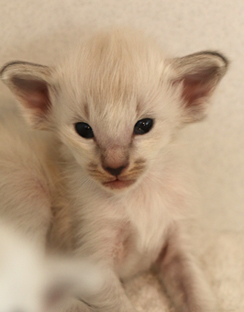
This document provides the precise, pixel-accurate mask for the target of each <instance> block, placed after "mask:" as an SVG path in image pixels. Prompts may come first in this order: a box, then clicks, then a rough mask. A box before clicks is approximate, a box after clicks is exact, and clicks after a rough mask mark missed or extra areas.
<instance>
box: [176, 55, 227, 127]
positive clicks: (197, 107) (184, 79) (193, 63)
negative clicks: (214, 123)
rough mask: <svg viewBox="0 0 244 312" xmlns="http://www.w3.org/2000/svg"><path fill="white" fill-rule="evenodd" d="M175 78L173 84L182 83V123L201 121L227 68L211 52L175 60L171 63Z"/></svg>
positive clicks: (222, 58)
mask: <svg viewBox="0 0 244 312" xmlns="http://www.w3.org/2000/svg"><path fill="white" fill-rule="evenodd" d="M171 64H172V65H173V67H174V70H175V73H176V76H175V78H174V79H173V84H176V85H177V84H178V83H182V98H183V103H184V122H194V121H198V120H201V119H202V118H203V117H204V116H205V115H206V111H207V107H208V101H209V98H210V97H211V95H212V93H213V91H214V90H215V88H216V86H217V85H218V83H219V82H220V80H221V78H222V77H223V76H224V75H225V73H226V71H227V67H228V61H227V59H226V58H225V57H224V56H223V55H221V54H219V53H217V52H211V51H205V52H199V53H195V54H191V55H188V56H185V57H181V58H176V59H174V60H173V61H172V63H171Z"/></svg>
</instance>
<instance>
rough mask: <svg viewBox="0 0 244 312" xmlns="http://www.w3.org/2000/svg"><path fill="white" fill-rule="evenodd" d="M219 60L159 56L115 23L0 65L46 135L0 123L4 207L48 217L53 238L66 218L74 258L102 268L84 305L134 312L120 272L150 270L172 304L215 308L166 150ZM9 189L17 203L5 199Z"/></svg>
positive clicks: (173, 152)
mask: <svg viewBox="0 0 244 312" xmlns="http://www.w3.org/2000/svg"><path fill="white" fill-rule="evenodd" d="M227 65H228V62H227V60H226V59H225V57H224V56H222V55H221V54H219V53H216V52H212V51H205V52H199V53H196V54H192V55H188V56H186V57H181V58H166V57H165V55H164V54H163V53H162V51H161V49H160V47H158V45H157V44H156V43H155V42H154V41H152V40H149V39H148V38H146V37H145V36H143V35H142V34H141V33H138V32H134V31H127V30H117V31H110V32H104V33H99V34H98V35H96V36H94V37H92V38H91V39H89V40H87V41H86V42H84V43H83V45H82V46H81V47H80V48H78V49H76V50H75V51H74V53H73V54H72V55H71V56H70V57H69V58H67V60H66V61H64V62H61V63H60V65H59V66H56V67H47V66H41V65H36V64H31V63H25V62H14V63H9V64H7V65H6V66H5V67H4V68H3V69H2V72H1V77H2V79H3V81H4V82H5V83H6V85H7V86H8V87H9V88H10V89H11V90H12V91H13V93H14V94H15V95H16V97H17V98H18V100H19V102H20V104H21V105H20V107H21V110H22V112H23V115H24V117H25V118H26V120H27V122H28V123H29V124H30V125H32V127H33V128H36V129H46V130H49V133H50V134H49V135H50V137H51V139H50V138H47V137H46V138H44V137H42V138H41V137H40V136H41V134H40V133H41V132H40V133H38V134H37V131H36V130H33V131H32V132H31V130H29V131H27V130H26V129H25V130H24V132H22V133H21V134H20V132H19V131H18V130H17V131H16V129H15V122H14V123H12V122H11V124H9V123H10V121H9V119H7V120H6V121H5V122H4V126H3V127H2V128H1V129H0V130H1V131H0V140H1V142H3V139H2V137H3V138H4V140H5V146H4V147H3V145H1V151H0V153H1V158H0V159H4V160H3V162H4V163H3V165H1V163H0V170H1V172H3V173H4V178H3V179H2V181H3V182H2V183H3V184H4V188H5V189H6V190H5V191H4V192H1V190H0V198H1V196H2V195H4V194H5V192H8V197H7V200H6V201H5V202H4V203H3V206H2V207H7V208H6V209H7V210H8V211H5V212H4V213H5V216H6V217H8V214H9V215H10V216H13V211H16V212H15V215H16V218H17V219H18V222H19V223H21V222H23V224H24V223H25V222H26V214H27V215H29V214H30V215H37V216H38V218H34V217H33V219H31V220H32V221H31V222H30V225H32V226H29V228H30V231H33V229H35V228H36V227H38V228H39V229H40V231H42V233H41V232H40V234H41V236H43V233H46V232H47V229H48V228H49V227H50V225H51V224H53V225H54V228H53V229H52V233H54V238H55V237H56V242H62V240H63V239H64V238H65V237H66V235H65V234H66V229H69V228H70V226H69V225H70V224H71V223H72V226H71V229H72V233H73V234H74V238H75V239H74V241H73V247H74V248H75V250H76V254H77V255H78V257H81V259H82V257H84V256H87V257H91V259H93V261H95V262H98V263H100V264H101V265H102V266H103V267H104V268H106V269H107V272H109V273H108V277H107V279H106V283H105V284H104V287H103V288H102V289H101V291H100V292H99V293H97V294H96V296H90V297H89V296H88V297H87V298H85V297H83V299H85V300H87V301H88V302H89V303H90V304H91V305H92V309H93V310H94V311H104V312H109V311H117V312H125V311H126V312H132V311H133V312H134V311H135V309H134V307H133V306H132V305H131V303H130V301H129V300H128V298H127V297H126V295H125V293H124V290H123V287H122V284H121V282H120V280H126V279H127V278H129V277H131V276H133V275H135V274H136V273H138V272H141V271H143V270H146V269H148V268H150V267H154V269H155V270H156V271H157V272H158V276H159V279H160V281H162V283H164V285H165V287H166V289H167V292H168V294H169V296H170V297H171V298H172V300H173V302H174V305H175V307H176V311H177V312H178V311H180V312H216V311H217V308H216V305H215V300H214V298H213V295H212V293H211V290H210V288H209V287H208V285H207V283H206V281H205V278H204V276H203V273H202V272H201V270H200V268H199V266H198V264H197V262H196V260H195V259H194V257H193V255H192V253H191V251H190V250H189V240H187V238H186V236H185V234H184V228H183V226H182V220H184V219H186V218H187V217H188V216H189V210H188V206H189V202H190V200H189V197H188V195H189V194H190V193H191V189H190V190H188V189H187V185H186V183H185V181H184V178H183V174H182V170H181V169H180V166H179V163H177V161H176V156H177V153H178V150H177V134H178V132H179V130H180V129H181V128H182V127H184V126H185V125H186V124H187V123H190V122H196V121H198V120H201V119H202V118H203V117H204V116H205V115H206V112H207V109H208V107H209V99H210V97H211V95H212V93H213V91H214V90H215V88H216V86H217V85H218V83H219V81H220V80H221V78H222V77H223V76H224V74H225V72H226V70H227ZM16 123H17V121H16ZM0 127H1V125H0ZM7 128H8V129H9V130H8V131H9V132H8V133H9V134H6V132H7V130H6V129H7ZM34 133H35V138H37V137H38V139H35V140H34V142H33V139H32V138H33V135H34ZM45 135H46V136H47V134H45ZM5 136H6V138H5ZM27 136H28V140H26V138H27ZM42 136H44V134H42ZM13 138H14V139H13ZM23 140H24V141H25V142H26V143H23ZM48 140H50V141H48ZM11 141H12V143H10V142H11ZM20 142H21V143H20ZM1 144H2V143H1ZM24 144H27V145H28V146H29V147H28V146H26V145H24ZM28 149H29V151H30V152H29V154H28V155H26V152H25V151H26V150H28ZM31 152H33V153H34V155H35V156H34V157H33V158H34V162H33V159H30V158H31V157H30V155H31ZM16 155H20V157H17V156H16ZM36 155H38V157H37V158H38V159H39V160H38V161H36V160H37V158H36ZM16 157H17V158H18V159H17V158H16ZM9 163H10V164H9ZM15 163H17V164H19V165H20V167H21V168H20V167H18V172H17V173H16V171H15V169H14V165H13V164H15ZM34 163H35V165H33V164H34ZM50 163H51V164H52V166H50ZM6 164H9V165H8V167H7V169H5V168H6ZM30 164H31V166H32V167H33V168H32V169H31V172H30ZM40 164H41V166H40ZM22 168H24V170H22ZM60 176H61V178H60ZM13 177H15V178H13ZM60 182H61V183H60ZM20 183H21V188H19V185H20ZM62 183H64V185H62ZM13 186H14V187H16V189H18V192H15V189H14V188H13ZM30 190H31V191H30ZM36 192H38V194H39V195H40V194H41V200H40V201H39V200H37V201H36V198H35V193H36ZM16 193H17V197H16ZM13 194H14V198H17V199H18V203H17V205H16V201H14V202H12V201H9V198H11V196H12V197H13ZM33 194H34V195H33ZM60 198H62V200H61V201H60ZM65 199H68V200H69V205H65V201H64V200H65ZM13 200H14V199H13ZM21 201H22V203H23V205H22V204H21V208H20V207H18V205H19V203H20V202H21ZM0 203H1V202H0ZM25 205H26V207H25ZM16 207H17V209H16ZM33 207H35V209H33ZM69 207H70V208H69ZM23 213H24V214H25V216H24V214H23ZM69 213H71V215H69ZM50 215H53V216H54V220H55V218H56V221H55V222H52V223H51V221H50V220H51V218H50ZM19 220H20V221H19ZM58 221H62V222H58ZM37 223H38V224H37ZM56 224H59V225H58V226H56ZM68 237H69V235H68ZM80 297H81V298H82V294H80Z"/></svg>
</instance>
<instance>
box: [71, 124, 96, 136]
mask: <svg viewBox="0 0 244 312" xmlns="http://www.w3.org/2000/svg"><path fill="white" fill-rule="evenodd" d="M75 130H76V132H77V133H78V134H79V135H80V136H81V137H83V138H85V139H91V138H93V137H94V134H93V131H92V127H90V126H89V125H88V124H87V123H84V122H77V123H76V124H75Z"/></svg>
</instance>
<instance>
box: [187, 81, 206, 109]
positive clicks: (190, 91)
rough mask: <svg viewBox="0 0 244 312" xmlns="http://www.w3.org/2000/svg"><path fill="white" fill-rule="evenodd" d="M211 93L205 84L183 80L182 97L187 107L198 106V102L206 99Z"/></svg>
mask: <svg viewBox="0 0 244 312" xmlns="http://www.w3.org/2000/svg"><path fill="white" fill-rule="evenodd" d="M210 91H211V88H210V86H209V85H208V84H207V83H206V82H202V81H194V80H191V79H185V80H184V82H183V92H182V96H183V98H184V100H185V102H186V104H187V106H194V105H197V104H199V100H200V99H202V98H204V97H206V96H207V95H208V94H209V93H210Z"/></svg>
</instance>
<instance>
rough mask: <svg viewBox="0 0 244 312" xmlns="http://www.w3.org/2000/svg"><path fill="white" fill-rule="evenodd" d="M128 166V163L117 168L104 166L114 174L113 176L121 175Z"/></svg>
mask: <svg viewBox="0 0 244 312" xmlns="http://www.w3.org/2000/svg"><path fill="white" fill-rule="evenodd" d="M126 167H128V164H124V165H123V166H120V167H117V168H112V167H104V169H105V170H106V171H107V172H109V173H110V174H112V175H113V176H115V177H116V176H119V175H120V174H121V172H122V171H123V170H124V169H125V168H126Z"/></svg>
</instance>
